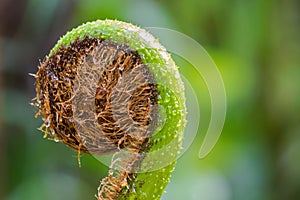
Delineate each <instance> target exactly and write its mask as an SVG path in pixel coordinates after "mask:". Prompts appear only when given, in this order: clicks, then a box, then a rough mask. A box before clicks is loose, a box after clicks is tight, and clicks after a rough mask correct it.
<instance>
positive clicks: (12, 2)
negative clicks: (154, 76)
mask: <svg viewBox="0 0 300 200" xmlns="http://www.w3.org/2000/svg"><path fill="white" fill-rule="evenodd" d="M299 10H300V2H299V1H297V0H274V1H271V0H264V1H261V0H251V1H247V0H232V1H222V0H210V1H200V0H185V1H180V0H175V1H174V0H109V1H108V0H106V1H105V0H70V1H67V0H63V1H62V0H51V1H49V0H18V1H16V0H0V92H1V93H0V101H1V102H0V109H1V110H0V128H1V130H0V199H5V200H23V199H24V200H40V199H44V200H53V199H55V200H65V199H72V200H82V199H94V194H96V188H97V186H98V184H99V181H100V180H101V178H102V177H103V176H105V175H106V173H107V167H106V166H103V165H101V164H100V163H99V162H98V161H97V160H96V159H95V158H93V157H91V156H87V155H84V156H82V160H81V161H82V167H81V168H79V167H78V164H77V152H74V151H72V150H71V149H70V148H68V147H66V146H65V145H63V144H57V143H55V142H54V141H48V140H45V139H43V137H42V136H43V134H42V133H41V132H39V131H38V130H37V128H38V127H39V126H40V125H41V123H42V122H41V119H40V118H38V119H34V117H33V116H34V113H35V109H34V108H33V107H31V106H30V105H29V103H30V101H31V99H32V98H33V97H34V96H35V90H34V79H33V78H32V77H30V76H29V75H28V73H34V72H36V71H37V66H38V64H39V61H40V60H43V58H44V56H45V55H47V54H48V52H49V50H50V49H51V48H52V47H53V45H54V44H55V43H56V41H57V40H58V39H59V37H60V36H61V35H63V34H64V33H65V32H66V31H67V30H70V29H71V28H73V27H75V26H78V25H80V24H81V23H83V22H86V21H91V20H96V19H105V18H110V19H119V20H123V21H127V22H132V23H134V24H137V25H139V26H142V27H147V26H160V27H166V28H171V29H174V30H177V31H180V32H182V33H184V34H186V35H189V36H190V37H192V38H194V39H195V40H196V41H198V42H199V43H200V44H202V45H203V47H204V48H205V49H206V50H207V51H208V53H209V54H210V55H211V57H212V58H213V59H214V61H215V62H216V64H217V65H218V67H219V70H220V72H221V74H222V76H223V79H224V84H225V87H226V93H227V117H226V122H225V126H224V129H223V133H222V136H221V138H220V140H219V142H218V143H217V145H216V147H215V148H214V150H213V151H212V152H211V153H210V154H209V156H208V157H206V158H205V159H202V160H200V159H199V158H198V152H199V148H200V146H201V143H202V141H203V137H204V135H205V131H206V129H207V127H208V123H209V118H210V109H209V108H210V103H209V94H208V92H207V91H206V89H205V85H204V83H203V81H202V80H201V79H199V81H195V80H191V83H192V84H193V86H194V87H199V88H203V90H200V89H197V90H196V91H197V95H198V97H199V99H200V101H199V106H200V109H201V122H200V127H199V131H198V134H197V137H196V138H195V140H194V142H193V144H192V146H191V147H190V148H189V149H188V150H187V152H186V153H185V154H184V155H183V156H182V157H181V158H180V159H179V160H178V164H177V167H176V170H175V172H174V175H173V177H172V180H171V183H170V184H169V185H168V187H167V189H166V193H165V194H164V196H163V199H165V200H169V199H187V200H188V199H192V200H194V199H195V200H198V199H202V200H241V199H242V200H277V199H278V200H282V199H290V200H296V199H300V123H299V121H300V115H299V113H300V104H299V101H300V12H299ZM181 69H184V64H183V66H181ZM185 73H188V72H185ZM187 78H189V77H187ZM190 78H191V79H192V76H191V77H190ZM197 84H198V85H197ZM201 85H202V86H201ZM203 85H204V86H203Z"/></svg>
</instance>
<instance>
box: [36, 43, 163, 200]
mask: <svg viewBox="0 0 300 200" xmlns="http://www.w3.org/2000/svg"><path fill="white" fill-rule="evenodd" d="M36 92H37V98H36V103H35V105H36V106H37V107H38V108H39V112H38V113H37V114H41V115H42V117H43V120H44V123H43V125H42V127H41V128H40V129H41V130H42V131H44V132H45V136H50V138H53V139H54V140H56V141H59V142H62V143H65V144H67V145H68V146H70V147H72V148H73V149H75V150H77V151H78V152H85V153H90V154H97V155H102V154H106V153H111V152H114V153H115V154H116V155H117V156H118V155H122V154H121V153H120V151H119V150H121V149H126V150H128V152H130V154H129V155H130V156H129V158H124V157H123V158H122V156H121V158H119V159H117V162H114V163H112V164H111V166H110V167H111V169H110V173H109V175H108V177H106V178H104V179H103V180H102V183H101V185H100V187H99V191H98V199H114V198H116V197H117V196H118V194H119V192H120V191H121V189H122V188H123V187H125V186H127V185H128V182H129V181H130V180H129V179H130V178H131V179H132V177H134V175H132V171H134V170H136V169H134V168H137V167H139V164H140V162H141V160H142V159H143V158H142V156H140V155H139V153H140V152H143V151H145V150H147V148H149V147H150V146H151V145H150V144H148V143H147V141H148V138H149V137H150V136H151V135H152V134H153V131H154V129H155V127H156V125H157V122H156V119H157V118H158V117H157V115H158V109H157V106H156V104H157V95H158V90H157V87H156V85H155V81H154V77H153V75H152V74H151V72H150V71H149V69H148V67H147V65H145V64H143V62H142V60H141V58H140V56H139V54H138V53H137V52H136V51H133V50H132V49H131V48H130V47H129V46H127V45H124V44H121V45H120V44H116V43H114V42H111V41H105V40H102V39H97V38H91V37H86V38H84V39H77V40H75V41H74V42H72V43H71V44H70V46H68V47H63V46H62V47H60V48H59V49H58V50H57V51H56V52H55V53H53V54H52V55H51V56H49V57H48V58H46V59H45V61H44V62H42V63H41V64H40V66H39V70H38V72H37V74H36ZM91 102H92V103H91ZM118 162H119V163H118ZM114 170H116V171H117V172H118V173H116V174H113V171H114ZM130 174H131V175H130Z"/></svg>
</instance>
